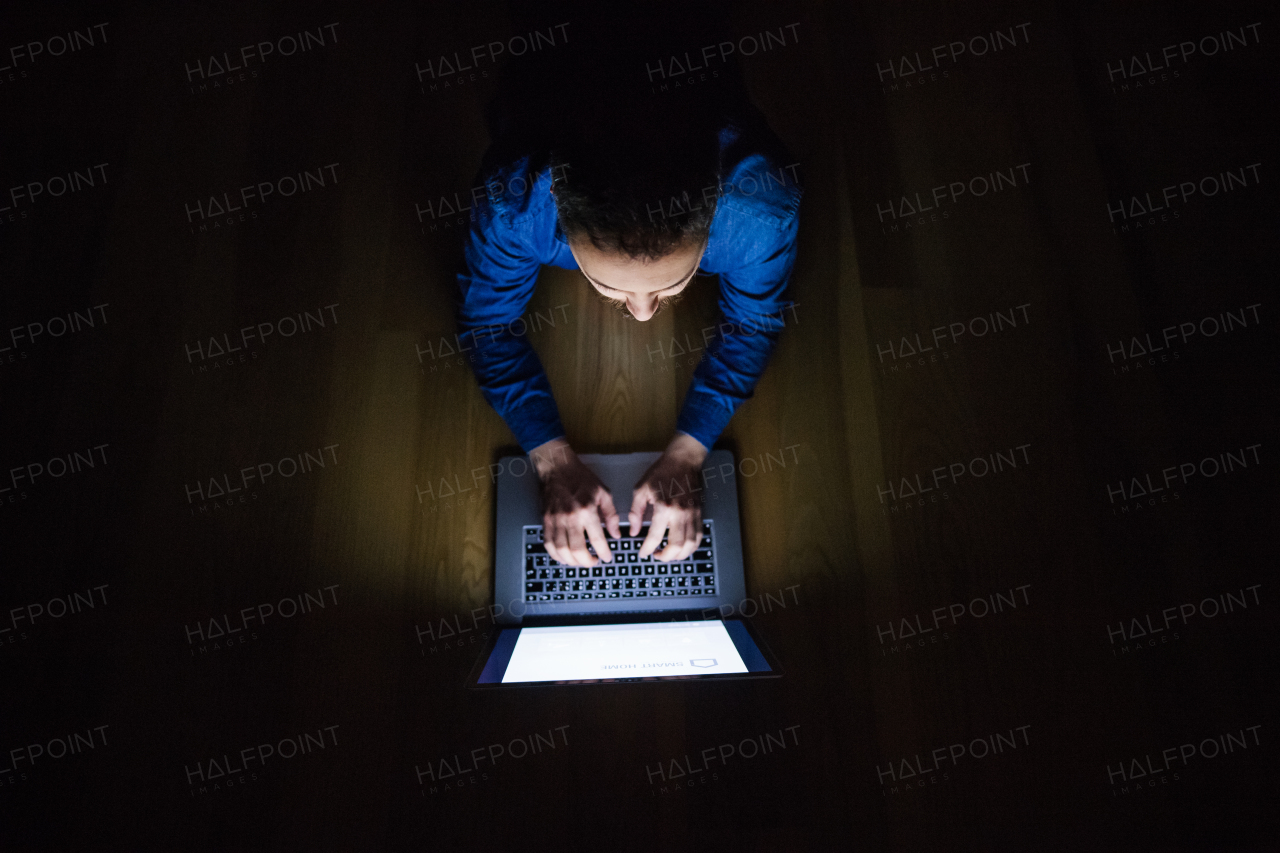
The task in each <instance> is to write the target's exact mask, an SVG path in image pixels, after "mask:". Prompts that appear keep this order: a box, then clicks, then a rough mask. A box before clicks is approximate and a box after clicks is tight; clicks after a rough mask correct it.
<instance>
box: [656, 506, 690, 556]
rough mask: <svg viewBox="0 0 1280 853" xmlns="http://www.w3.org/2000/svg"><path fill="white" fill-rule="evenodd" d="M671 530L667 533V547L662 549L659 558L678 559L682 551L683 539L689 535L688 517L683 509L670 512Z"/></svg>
mask: <svg viewBox="0 0 1280 853" xmlns="http://www.w3.org/2000/svg"><path fill="white" fill-rule="evenodd" d="M672 516H673V517H672V519H671V531H670V532H669V533H668V534H667V547H665V548H663V549H662V554H661V555H660V558H661V559H663V560H678V559H680V553H681V552H682V551H684V546H685V540H686V539H687V538H688V535H689V518H688V516H687V515H685V513H684V511H680V510H677V511H675V512H673V513H672Z"/></svg>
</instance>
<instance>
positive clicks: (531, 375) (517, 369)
mask: <svg viewBox="0 0 1280 853" xmlns="http://www.w3.org/2000/svg"><path fill="white" fill-rule="evenodd" d="M474 212H475V221H474V222H473V223H472V225H471V230H470V232H469V234H468V235H467V243H466V263H467V269H466V271H465V272H463V273H459V275H458V287H459V301H458V328H459V333H460V334H459V339H460V341H461V345H462V347H463V348H464V349H465V348H470V350H471V359H470V360H471V365H472V369H473V370H474V372H475V375H476V379H477V380H478V381H479V383H480V390H481V392H482V393H483V394H484V397H485V399H486V400H488V401H489V405H491V406H493V408H494V409H495V410H496V411H497V412H498V414H499V415H500V416H501V417H502V419H503V420H504V421H506V423H507V426H508V427H510V428H511V431H512V432H513V433H515V436H516V441H518V442H519V443H520V447H521V448H523V449H524V451H525V452H526V453H528V452H529V451H531V450H533V449H534V448H535V447H538V446H540V445H542V444H545V443H547V442H548V441H551V440H553V439H556V438H560V437H561V436H563V435H564V427H563V426H562V425H561V423H560V413H559V410H558V409H557V408H556V403H555V399H554V398H553V397H552V396H551V383H550V382H549V381H548V380H547V374H546V372H545V371H544V370H543V368H542V362H541V361H539V359H538V354H537V353H536V352H534V350H533V346H532V345H531V344H530V343H529V340H528V338H527V337H525V336H524V335H516V334H514V333H513V332H512V331H511V325H512V323H513V321H515V320H516V319H518V318H519V317H520V315H521V313H522V312H523V311H524V309H525V307H526V306H527V305H528V303H529V299H530V298H531V297H532V296H533V289H534V285H535V284H536V283H537V280H538V269H539V267H540V266H541V264H540V263H539V261H538V259H537V258H535V257H534V256H533V255H532V253H530V252H529V250H528V248H527V247H526V246H525V245H524V244H523V243H522V241H521V239H520V236H519V234H517V233H516V232H515V231H514V229H512V228H511V227H510V226H508V224H507V223H506V222H504V221H502V220H501V218H500V217H499V216H498V215H497V213H496V212H495V211H494V210H493V208H492V206H491V205H490V204H489V203H488V200H487V199H485V200H484V201H482V202H480V203H477V205H476V206H475V209H474Z"/></svg>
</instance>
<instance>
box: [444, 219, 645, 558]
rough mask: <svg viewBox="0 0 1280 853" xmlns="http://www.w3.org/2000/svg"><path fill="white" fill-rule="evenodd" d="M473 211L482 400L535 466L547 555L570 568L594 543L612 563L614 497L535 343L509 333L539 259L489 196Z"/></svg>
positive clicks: (471, 271) (475, 360)
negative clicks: (571, 426) (580, 445)
mask: <svg viewBox="0 0 1280 853" xmlns="http://www.w3.org/2000/svg"><path fill="white" fill-rule="evenodd" d="M475 216H476V219H475V221H474V222H473V223H472V226H471V231H470V233H469V234H468V236H467V245H466V262H467V270H466V272H464V273H461V274H459V275H458V286H459V290H460V295H459V296H460V298H459V306H458V326H459V330H460V334H459V338H460V340H461V342H462V346H463V347H470V348H471V365H472V369H473V370H474V372H475V374H476V379H477V380H478V381H479V383H480V390H481V392H482V393H483V394H484V397H485V399H486V400H488V401H489V404H490V405H491V406H493V408H494V409H495V410H496V411H497V412H498V414H499V415H501V416H502V419H503V420H504V421H506V423H507V426H508V427H510V428H511V431H512V432H513V433H515V436H516V440H517V441H518V442H519V443H520V447H521V448H523V449H524V451H525V452H526V453H528V454H529V458H530V460H531V461H532V462H533V465H534V470H535V471H537V474H538V479H539V480H540V482H541V486H542V488H541V494H542V510H543V518H542V521H543V532H544V536H545V542H546V547H547V553H548V554H550V555H551V557H552V559H554V560H558V561H559V562H561V563H564V564H566V565H570V566H590V565H594V564H595V563H596V561H597V558H596V557H594V556H592V554H591V553H590V552H589V551H588V550H587V542H590V543H591V544H592V546H593V547H594V548H595V551H596V554H598V555H599V557H600V559H603V560H604V561H605V562H611V561H612V559H613V556H612V554H611V552H610V551H609V547H608V545H607V544H606V540H605V537H604V531H605V530H606V529H607V530H608V531H609V532H610V533H611V534H612V535H613V536H614V537H618V536H620V535H621V531H620V530H619V527H618V513H617V511H616V510H615V509H614V506H613V499H612V497H611V495H610V494H609V490H608V489H606V488H605V486H604V484H603V483H601V482H600V479H599V478H598V477H597V476H596V475H595V474H594V473H592V472H591V470H590V469H589V468H587V467H586V466H585V465H584V464H582V462H581V460H579V459H578V457H577V454H575V453H574V452H573V449H572V448H571V447H570V446H569V443H568V442H567V441H565V439H564V427H563V426H562V425H561V423H560V413H559V410H558V409H557V408H556V403H555V399H554V398H553V397H552V396H551V383H550V382H549V381H548V380H547V375H546V372H545V371H544V370H543V369H542V362H541V361H540V360H539V359H538V355H537V353H536V352H534V350H533V346H532V345H531V344H530V343H529V340H528V338H526V337H525V336H523V335H516V334H514V333H513V332H512V331H511V324H512V322H513V321H514V320H516V319H517V318H519V317H520V315H521V313H522V312H523V311H524V309H525V307H526V306H527V305H528V303H529V299H530V297H532V295H533V289H534V286H535V284H536V283H537V279H538V270H539V268H540V267H541V263H540V262H539V260H538V259H537V258H536V257H535V256H534V255H533V253H532V252H530V251H529V249H528V244H527V242H526V241H524V240H523V239H522V237H521V235H520V234H519V233H518V232H517V231H516V229H514V228H512V227H511V226H510V225H509V224H508V223H507V222H505V221H503V220H502V218H501V217H500V216H499V215H498V214H497V212H496V211H494V210H493V208H492V206H491V204H490V203H489V201H488V199H485V200H484V201H483V202H480V203H478V204H477V205H476V207H475Z"/></svg>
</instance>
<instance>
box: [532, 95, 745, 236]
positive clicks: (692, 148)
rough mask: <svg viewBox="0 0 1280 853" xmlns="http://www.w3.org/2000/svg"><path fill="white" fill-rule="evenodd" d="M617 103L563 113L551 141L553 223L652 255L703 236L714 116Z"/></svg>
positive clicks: (715, 149) (715, 153) (715, 162)
mask: <svg viewBox="0 0 1280 853" xmlns="http://www.w3.org/2000/svg"><path fill="white" fill-rule="evenodd" d="M622 100H623V101H625V103H622V102H619V101H617V100H615V101H612V102H610V103H608V104H607V105H604V106H598V107H592V108H591V109H589V110H588V111H586V112H583V113H580V114H579V115H577V116H574V117H572V118H571V119H570V120H569V121H568V122H567V123H566V128H565V130H564V132H562V133H561V134H560V135H559V139H558V141H557V142H556V143H555V144H554V145H553V146H552V149H551V152H550V163H551V168H552V172H551V175H552V191H553V192H554V193H555V199H556V210H557V213H558V218H559V223H560V229H561V230H562V231H563V232H564V233H565V236H567V237H571V238H584V237H585V238H587V239H589V240H590V241H591V243H592V245H594V246H595V247H596V248H597V249H600V250H601V251H606V252H615V253H619V254H623V255H626V256H627V257H631V258H646V259H654V258H660V257H663V256H665V255H668V254H670V253H671V252H672V251H675V250H676V249H678V248H679V247H681V246H682V245H686V244H688V243H689V242H693V241H697V242H701V241H702V240H703V239H705V238H706V237H707V236H708V235H709V234H710V231H711V219H712V217H713V216H714V214H715V206H716V199H717V197H718V196H719V188H720V156H719V154H720V151H719V137H718V133H717V131H718V127H717V122H716V121H715V118H714V116H715V113H714V112H708V111H706V110H697V109H689V108H687V107H685V108H682V106H681V105H680V104H678V103H663V104H658V105H656V106H655V105H653V101H654V100H659V101H660V100H662V99H661V98H657V99H654V98H652V97H650V98H649V103H648V104H646V103H645V102H644V101H643V100H636V99H622ZM671 100H674V99H671Z"/></svg>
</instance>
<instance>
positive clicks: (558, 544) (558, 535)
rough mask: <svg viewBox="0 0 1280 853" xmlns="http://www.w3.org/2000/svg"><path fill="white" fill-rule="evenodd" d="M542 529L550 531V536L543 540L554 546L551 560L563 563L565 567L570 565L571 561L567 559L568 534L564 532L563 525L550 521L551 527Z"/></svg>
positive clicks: (553, 520)
mask: <svg viewBox="0 0 1280 853" xmlns="http://www.w3.org/2000/svg"><path fill="white" fill-rule="evenodd" d="M543 529H546V530H550V531H551V535H550V536H548V537H544V538H545V539H546V540H547V543H548V545H552V544H554V547H555V554H554V555H552V559H554V560H555V561H556V562H557V563H564V564H565V565H570V564H571V560H570V559H569V535H568V533H566V532H565V529H564V525H563V524H561V523H559V521H557V520H555V519H552V521H551V526H550V527H544V528H543Z"/></svg>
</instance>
